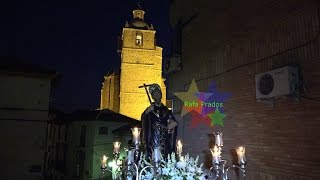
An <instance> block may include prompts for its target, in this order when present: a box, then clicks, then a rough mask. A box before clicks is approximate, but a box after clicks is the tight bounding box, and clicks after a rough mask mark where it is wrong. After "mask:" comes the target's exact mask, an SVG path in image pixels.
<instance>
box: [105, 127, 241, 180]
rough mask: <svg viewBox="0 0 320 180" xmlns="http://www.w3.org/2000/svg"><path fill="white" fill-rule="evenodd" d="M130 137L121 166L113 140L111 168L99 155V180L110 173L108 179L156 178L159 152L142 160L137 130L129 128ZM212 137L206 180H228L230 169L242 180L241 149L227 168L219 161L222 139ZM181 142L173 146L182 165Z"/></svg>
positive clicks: (160, 156)
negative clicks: (212, 143) (238, 172)
mask: <svg viewBox="0 0 320 180" xmlns="http://www.w3.org/2000/svg"><path fill="white" fill-rule="evenodd" d="M131 131H132V135H133V141H132V146H131V147H130V149H125V150H126V152H127V157H126V162H125V163H124V164H123V165H122V163H121V162H119V152H120V145H121V143H120V142H118V141H116V142H114V143H113V146H114V147H113V148H114V150H113V157H114V160H115V163H114V164H113V165H112V166H111V167H113V168H112V169H108V168H107V166H106V163H107V159H108V157H106V156H103V158H102V161H101V163H102V167H101V170H102V173H101V178H100V179H102V177H103V174H104V173H105V172H106V171H109V172H111V173H112V179H114V180H115V179H126V180H134V179H135V180H141V179H142V178H143V175H145V174H147V173H148V174H150V173H151V175H152V177H153V178H156V179H160V178H161V175H162V172H161V167H160V166H161V163H162V161H161V159H162V155H161V149H160V147H154V149H153V150H152V158H151V159H150V162H149V161H148V160H146V158H145V157H144V156H145V155H144V154H143V153H142V152H141V151H140V148H139V146H140V144H141V140H140V133H141V128H137V127H135V128H132V129H131ZM214 135H215V146H214V147H213V148H212V149H210V151H211V153H212V167H211V168H210V171H209V174H208V175H209V179H210V180H218V179H219V180H221V179H222V180H229V178H228V172H229V170H230V169H239V170H240V172H241V173H242V176H243V178H245V177H246V170H245V165H246V157H245V148H244V147H242V146H241V147H238V148H237V149H236V153H237V156H238V164H233V165H231V166H229V167H227V166H226V162H227V161H226V160H222V159H221V151H222V147H223V139H222V133H221V132H218V133H216V134H215V133H214ZM182 147H183V145H182V142H181V140H179V141H177V145H176V154H177V157H178V160H179V162H183V161H184V160H183V156H182Z"/></svg>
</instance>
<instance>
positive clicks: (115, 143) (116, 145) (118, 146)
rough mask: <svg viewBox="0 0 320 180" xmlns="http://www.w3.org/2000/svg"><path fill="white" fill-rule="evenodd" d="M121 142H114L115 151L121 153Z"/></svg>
mask: <svg viewBox="0 0 320 180" xmlns="http://www.w3.org/2000/svg"><path fill="white" fill-rule="evenodd" d="M120 145H121V142H118V141H116V142H113V153H116V154H117V153H119V151H120Z"/></svg>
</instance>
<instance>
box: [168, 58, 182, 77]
mask: <svg viewBox="0 0 320 180" xmlns="http://www.w3.org/2000/svg"><path fill="white" fill-rule="evenodd" d="M181 67H182V65H181V55H179V54H176V55H173V56H171V57H170V58H169V59H168V60H167V61H166V62H165V68H164V73H165V74H170V73H174V72H177V71H180V70H181Z"/></svg>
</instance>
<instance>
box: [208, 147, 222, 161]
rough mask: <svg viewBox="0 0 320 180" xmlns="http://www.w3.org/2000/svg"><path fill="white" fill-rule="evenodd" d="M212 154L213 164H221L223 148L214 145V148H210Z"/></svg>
mask: <svg viewBox="0 0 320 180" xmlns="http://www.w3.org/2000/svg"><path fill="white" fill-rule="evenodd" d="M210 151H211V154H212V164H220V162H221V156H220V155H221V150H220V148H218V146H217V145H215V146H214V147H213V149H210Z"/></svg>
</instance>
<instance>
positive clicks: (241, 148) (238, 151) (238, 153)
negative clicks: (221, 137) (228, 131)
mask: <svg viewBox="0 0 320 180" xmlns="http://www.w3.org/2000/svg"><path fill="white" fill-rule="evenodd" d="M236 151H237V155H238V156H243V155H244V154H245V152H246V149H245V148H244V147H243V146H240V147H238V148H237V150H236Z"/></svg>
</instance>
